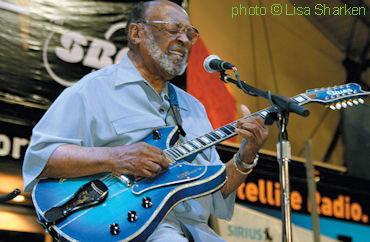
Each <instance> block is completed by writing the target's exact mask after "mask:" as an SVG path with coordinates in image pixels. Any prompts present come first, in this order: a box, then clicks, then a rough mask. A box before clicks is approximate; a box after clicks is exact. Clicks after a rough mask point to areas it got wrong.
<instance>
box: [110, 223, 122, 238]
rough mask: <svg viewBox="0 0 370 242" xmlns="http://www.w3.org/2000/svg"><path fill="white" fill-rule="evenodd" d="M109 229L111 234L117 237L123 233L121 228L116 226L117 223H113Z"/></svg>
mask: <svg viewBox="0 0 370 242" xmlns="http://www.w3.org/2000/svg"><path fill="white" fill-rule="evenodd" d="M109 228H110V233H111V234H112V235H117V234H119V232H121V229H120V228H119V226H118V224H116V223H112V224H111V225H110V226H109Z"/></svg>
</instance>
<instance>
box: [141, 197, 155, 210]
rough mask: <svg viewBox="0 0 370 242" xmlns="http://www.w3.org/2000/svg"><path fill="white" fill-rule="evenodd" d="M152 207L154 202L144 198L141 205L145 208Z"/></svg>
mask: <svg viewBox="0 0 370 242" xmlns="http://www.w3.org/2000/svg"><path fill="white" fill-rule="evenodd" d="M152 205H153V203H152V200H151V199H150V198H149V197H144V198H143V203H142V204H141V206H143V207H144V208H150V207H151V206H152Z"/></svg>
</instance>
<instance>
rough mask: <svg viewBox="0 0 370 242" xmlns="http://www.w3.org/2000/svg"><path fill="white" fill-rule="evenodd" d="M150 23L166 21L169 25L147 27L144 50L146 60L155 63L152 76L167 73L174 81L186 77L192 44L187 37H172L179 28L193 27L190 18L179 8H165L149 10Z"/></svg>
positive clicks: (150, 8) (145, 28) (180, 34)
mask: <svg viewBox="0 0 370 242" xmlns="http://www.w3.org/2000/svg"><path fill="white" fill-rule="evenodd" d="M146 16H147V17H146V20H147V21H165V22H168V23H151V22H149V23H145V24H143V25H144V26H143V30H144V33H145V37H144V39H143V47H144V49H145V52H146V53H144V56H145V55H147V56H148V57H150V59H151V61H153V62H154V68H153V70H152V72H153V71H154V73H153V74H156V72H158V74H159V73H161V74H162V75H161V74H160V75H161V76H163V72H165V76H168V75H169V76H171V78H172V77H174V76H176V75H181V74H182V73H184V71H185V69H186V67H187V63H188V60H189V54H190V51H191V47H192V43H191V41H190V40H189V39H188V37H187V36H186V34H184V33H179V34H171V33H170V32H168V30H171V29H172V28H174V27H175V26H177V27H180V28H181V27H183V26H190V22H189V19H188V16H187V14H186V13H185V11H184V10H183V9H181V8H180V7H178V6H172V5H168V4H161V5H157V6H150V7H148V9H147V15H146Z"/></svg>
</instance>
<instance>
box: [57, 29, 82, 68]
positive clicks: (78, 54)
mask: <svg viewBox="0 0 370 242" xmlns="http://www.w3.org/2000/svg"><path fill="white" fill-rule="evenodd" d="M60 43H61V44H62V45H63V47H64V48H62V47H56V48H55V53H56V55H57V56H58V57H59V58H60V59H62V60H64V61H65V62H69V63H77V62H80V61H81V60H82V59H83V57H84V50H83V48H82V47H81V45H82V46H86V45H87V39H86V38H85V37H84V36H83V35H82V34H80V33H76V32H69V33H66V34H63V35H62V36H61V37H60Z"/></svg>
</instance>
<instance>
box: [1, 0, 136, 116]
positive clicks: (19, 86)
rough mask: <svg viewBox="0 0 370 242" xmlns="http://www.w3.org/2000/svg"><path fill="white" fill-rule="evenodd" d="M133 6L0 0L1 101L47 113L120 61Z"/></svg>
mask: <svg viewBox="0 0 370 242" xmlns="http://www.w3.org/2000/svg"><path fill="white" fill-rule="evenodd" d="M132 5H133V3H130V2H125V3H122V2H117V1H87V0H60V1H54V0H33V1H30V0H22V1H15V0H12V1H6V2H5V1H0V15H1V18H0V41H1V43H2V45H1V46H0V70H1V73H0V83H1V85H0V99H1V100H5V101H7V102H15V103H18V104H22V105H26V106H27V105H28V106H32V105H34V106H36V107H37V108H44V109H45V107H46V108H47V107H48V106H49V105H50V104H51V103H52V102H53V101H54V99H55V98H56V97H57V96H58V95H59V94H60V92H61V91H62V90H63V89H64V88H65V87H67V86H71V85H73V84H74V83H75V82H76V81H78V80H79V79H80V78H81V77H82V76H84V75H85V74H87V73H89V72H92V71H94V70H96V69H99V68H101V67H103V66H106V65H110V64H113V63H117V62H119V61H120V59H121V57H122V56H123V55H124V54H125V53H126V52H127V50H128V49H127V47H126V46H127V40H126V36H125V33H124V29H125V27H126V21H127V16H128V13H129V12H130V8H131V7H132ZM2 113H3V112H2Z"/></svg>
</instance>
